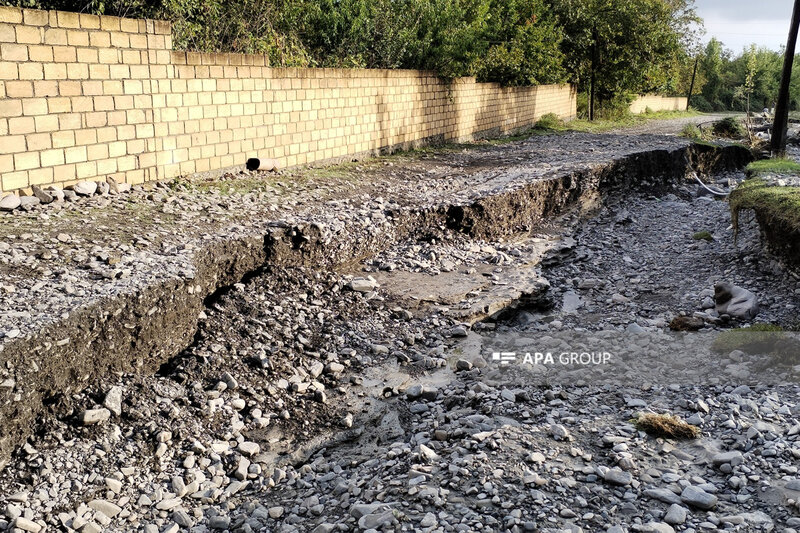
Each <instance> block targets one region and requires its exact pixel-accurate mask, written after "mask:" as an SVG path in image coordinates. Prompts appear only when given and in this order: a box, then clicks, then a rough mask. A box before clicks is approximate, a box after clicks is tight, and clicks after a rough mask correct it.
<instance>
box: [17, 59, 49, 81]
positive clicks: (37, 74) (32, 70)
mask: <svg viewBox="0 0 800 533" xmlns="http://www.w3.org/2000/svg"><path fill="white" fill-rule="evenodd" d="M19 79H21V80H41V79H44V68H43V66H42V64H41V63H20V64H19Z"/></svg>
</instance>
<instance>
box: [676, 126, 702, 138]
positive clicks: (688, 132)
mask: <svg viewBox="0 0 800 533" xmlns="http://www.w3.org/2000/svg"><path fill="white" fill-rule="evenodd" d="M680 136H681V137H686V138H687V139H692V140H695V141H702V140H705V139H706V138H707V137H708V136H707V135H706V134H705V132H704V131H703V130H701V129H700V128H699V127H698V126H697V125H696V124H687V125H685V126H684V127H683V129H682V130H681V133H680Z"/></svg>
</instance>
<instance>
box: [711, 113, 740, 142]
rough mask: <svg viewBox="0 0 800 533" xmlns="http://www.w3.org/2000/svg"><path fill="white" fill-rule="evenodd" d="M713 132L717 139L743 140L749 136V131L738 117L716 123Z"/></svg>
mask: <svg viewBox="0 0 800 533" xmlns="http://www.w3.org/2000/svg"><path fill="white" fill-rule="evenodd" d="M712 131H713V132H714V135H716V136H717V137H727V138H729V139H741V138H743V137H745V136H746V135H747V130H745V128H744V126H742V123H741V122H739V121H738V120H737V119H736V117H726V118H724V119H722V120H718V121H716V122H714V126H713V127H712Z"/></svg>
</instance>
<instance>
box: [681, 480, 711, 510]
mask: <svg viewBox="0 0 800 533" xmlns="http://www.w3.org/2000/svg"><path fill="white" fill-rule="evenodd" d="M681 500H682V501H683V502H684V503H686V504H689V505H691V506H692V507H697V508H698V509H703V510H704V511H708V510H711V509H713V508H714V507H716V505H717V497H716V496H714V495H713V494H709V493H707V492H706V491H704V490H703V489H701V488H699V487H695V486H693V485H689V486H688V487H686V488H685V489H683V492H681Z"/></svg>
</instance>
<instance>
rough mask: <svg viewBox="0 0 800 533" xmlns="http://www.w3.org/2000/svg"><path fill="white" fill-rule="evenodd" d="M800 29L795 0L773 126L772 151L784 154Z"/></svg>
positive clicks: (799, 1)
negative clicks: (793, 70)
mask: <svg viewBox="0 0 800 533" xmlns="http://www.w3.org/2000/svg"><path fill="white" fill-rule="evenodd" d="M798 29H800V0H795V2H794V9H793V10H792V23H791V25H790V27H789V38H788V39H787V41H786V54H785V58H784V63H783V74H782V75H781V87H780V93H779V96H778V104H777V105H776V106H775V121H774V123H773V125H772V151H773V153H777V154H782V153H783V152H784V151H785V150H786V128H787V125H788V122H789V83H790V78H791V76H792V63H793V60H794V59H795V58H794V48H795V45H796V44H797V31H798Z"/></svg>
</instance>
